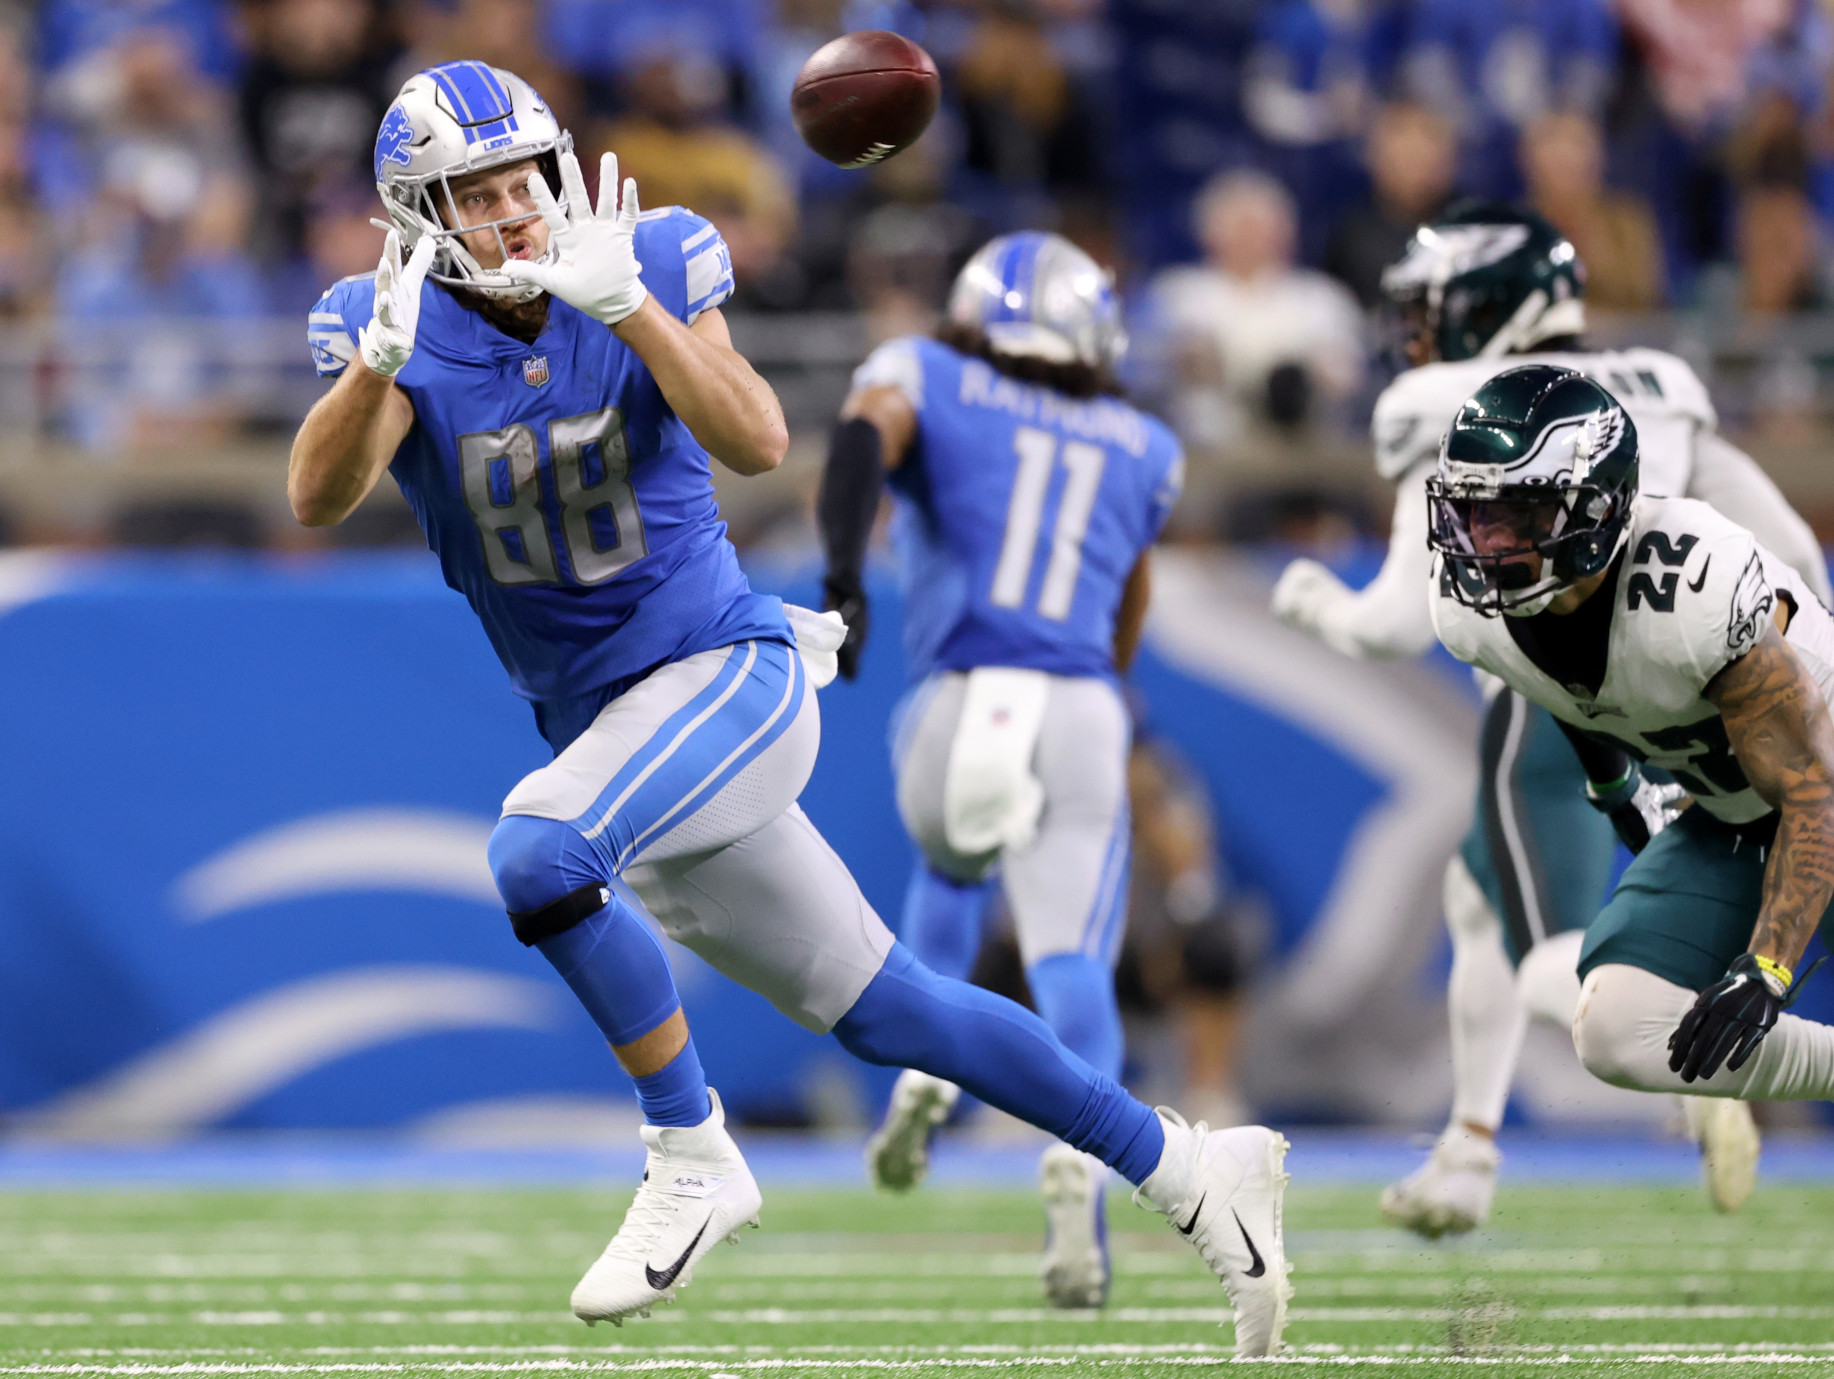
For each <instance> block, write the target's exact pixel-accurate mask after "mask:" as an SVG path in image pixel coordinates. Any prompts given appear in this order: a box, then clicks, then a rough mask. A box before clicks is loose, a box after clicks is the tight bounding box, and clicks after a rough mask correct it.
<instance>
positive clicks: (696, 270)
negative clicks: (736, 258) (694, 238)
mask: <svg viewBox="0 0 1834 1379" xmlns="http://www.w3.org/2000/svg"><path fill="white" fill-rule="evenodd" d="M724 247H725V246H724V245H723V244H720V243H718V242H716V243H714V244H712V245H709V246H708V247H707V248H705V249H703V250H701V252H700V253H698V254H696V255H695V256H694V257H693V258H691V259H689V260H688V265H687V287H688V310H689V311H704V310H706V308H707V307H709V306H713V305H717V304H718V303H719V302H723V301H725V300H726V298H727V297H729V296H731V295H732V269H731V268H729V267H728V266H727V263H726V256H725V254H723V253H722V252H721V250H722V249H724Z"/></svg>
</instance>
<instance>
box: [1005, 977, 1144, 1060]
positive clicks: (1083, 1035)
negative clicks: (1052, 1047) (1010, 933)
mask: <svg viewBox="0 0 1834 1379" xmlns="http://www.w3.org/2000/svg"><path fill="white" fill-rule="evenodd" d="M1025 980H1026V984H1027V985H1028V986H1030V987H1031V989H1032V1004H1033V1005H1035V1006H1037V1007H1038V1015H1039V1017H1040V1018H1041V1019H1042V1020H1043V1021H1044V1022H1045V1024H1047V1025H1049V1026H1050V1027H1051V1033H1053V1034H1055V1035H1056V1036H1057V1037H1058V1038H1059V1039H1060V1040H1062V1041H1063V1046H1064V1047H1065V1048H1066V1049H1068V1050H1069V1051H1070V1052H1071V1053H1073V1054H1075V1055H1076V1056H1077V1057H1078V1058H1080V1059H1082V1060H1083V1062H1085V1063H1087V1064H1089V1065H1090V1066H1091V1067H1092V1068H1094V1069H1095V1070H1096V1071H1097V1072H1100V1073H1105V1074H1107V1075H1108V1076H1109V1077H1112V1078H1119V1077H1120V1075H1121V1042H1122V1041H1121V1008H1120V1006H1119V1005H1117V1004H1116V1002H1115V999H1114V974H1113V973H1112V972H1110V971H1109V970H1108V968H1107V965H1106V964H1104V963H1099V962H1097V961H1096V960H1095V959H1094V958H1091V957H1088V956H1086V955H1084V954H1082V953H1057V954H1054V955H1053V956H1051V957H1048V958H1044V959H1041V960H1040V961H1038V962H1035V963H1033V964H1032V965H1031V966H1030V967H1029V968H1027V969H1026V973H1025Z"/></svg>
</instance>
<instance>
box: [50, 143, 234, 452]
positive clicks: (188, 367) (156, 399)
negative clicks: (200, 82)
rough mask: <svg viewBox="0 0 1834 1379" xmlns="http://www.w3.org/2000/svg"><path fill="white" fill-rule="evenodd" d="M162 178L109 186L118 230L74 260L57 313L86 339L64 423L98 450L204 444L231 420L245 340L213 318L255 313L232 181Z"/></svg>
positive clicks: (167, 172) (170, 173) (176, 169)
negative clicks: (117, 213) (118, 216)
mask: <svg viewBox="0 0 1834 1379" xmlns="http://www.w3.org/2000/svg"><path fill="white" fill-rule="evenodd" d="M183 166H184V165H183V164H181V163H172V164H168V165H166V166H165V167H164V168H163V173H164V175H163V176H162V177H160V178H159V179H157V180H155V179H154V178H152V177H136V178H133V179H131V180H127V181H124V182H111V183H110V186H109V191H108V193H107V196H108V199H109V200H110V201H111V202H114V203H116V204H117V206H118V208H119V211H120V213H121V217H122V219H121V222H120V223H118V228H117V233H116V234H115V235H113V236H111V237H110V238H107V239H103V240H100V241H98V242H96V243H94V244H92V245H90V246H89V247H87V248H86V249H84V250H83V251H81V252H79V253H78V254H76V255H75V256H73V257H72V258H71V259H70V260H69V261H68V262H67V263H66V264H65V266H64V271H63V274H62V276H61V280H60V282H59V286H58V302H57V306H58V314H59V316H60V318H61V319H62V320H63V321H64V322H65V323H66V324H67V325H68V326H70V327H72V329H71V330H70V331H69V332H68V338H71V339H74V340H81V341H83V342H84V345H85V349H86V351H88V352H89V353H88V357H86V358H85V359H84V360H82V361H80V366H79V380H78V383H77V391H76V393H75V395H74V396H73V397H72V398H71V399H70V403H71V405H70V407H69V410H68V413H67V416H66V422H65V425H66V429H67V430H68V431H69V433H70V434H71V435H72V437H73V438H74V439H76V440H77V441H79V442H80V443H81V444H83V445H85V446H87V447H89V448H91V449H94V450H103V451H110V452H115V451H122V450H130V451H131V450H140V449H158V448H162V447H167V446H174V445H184V446H187V447H198V446H208V445H210V444H213V443H217V442H221V441H222V440H224V439H225V438H227V437H228V436H229V435H230V434H231V433H232V431H233V430H234V428H235V425H236V420H237V417H236V412H235V410H234V407H233V402H232V394H233V390H234V384H235V381H236V374H237V367H236V366H237V364H238V362H239V356H240V351H242V350H244V349H245V348H246V344H247V342H246V341H239V340H237V339H235V338H233V337H232V335H231V334H230V332H227V331H223V332H216V331H212V330H211V329H210V327H211V326H213V325H223V324H227V323H231V322H239V321H247V320H250V319H253V318H257V317H258V316H259V315H260V314H261V311H262V308H263V306H264V305H265V296H264V293H263V292H262V288H261V281H260V278H259V276H258V275H257V274H256V272H255V270H254V267H253V265H252V264H250V263H249V261H248V259H247V257H246V256H245V255H244V254H243V252H242V248H241V246H242V243H243V240H244V238H245V233H246V226H247V221H248V216H247V209H248V208H247V203H246V199H245V198H244V197H243V195H242V191H243V189H242V187H241V185H240V184H239V183H236V182H233V181H228V180H224V179H215V180H212V179H207V178H204V177H201V176H194V177H190V178H188V179H187V178H185V177H184V176H183V174H182V173H181V172H180V169H181V168H182V167H183Z"/></svg>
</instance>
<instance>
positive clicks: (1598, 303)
mask: <svg viewBox="0 0 1834 1379" xmlns="http://www.w3.org/2000/svg"><path fill="white" fill-rule="evenodd" d="M1521 159H1522V172H1523V175H1524V177H1525V178H1526V179H1527V182H1528V199H1529V202H1530V203H1531V204H1532V205H1533V206H1534V208H1535V209H1536V210H1537V211H1539V212H1541V214H1542V215H1544V216H1546V217H1547V218H1548V220H1549V221H1551V222H1552V223H1553V224H1554V226H1555V227H1556V228H1558V229H1559V230H1560V232H1561V233H1562V234H1564V235H1565V236H1566V237H1567V238H1568V239H1570V240H1572V241H1573V247H1574V248H1575V249H1577V250H1578V251H1579V257H1580V259H1581V260H1582V261H1583V262H1584V263H1585V265H1586V300H1587V302H1588V303H1589V304H1590V305H1592V306H1594V307H1597V308H1600V309H1602V310H1606V311H1646V310H1649V309H1650V308H1652V307H1656V306H1660V305H1661V304H1662V297H1663V291H1662V241H1661V237H1660V236H1659V234H1658V233H1657V230H1656V221H1655V217H1654V215H1652V214H1651V212H1650V209H1649V207H1648V205H1647V204H1646V203H1645V202H1644V201H1643V200H1642V199H1641V198H1640V197H1637V196H1633V195H1631V194H1629V193H1626V192H1620V191H1614V190H1612V189H1610V188H1608V187H1606V186H1605V147H1604V139H1603V137H1602V135H1601V133H1600V131H1599V128H1598V126H1597V125H1596V124H1594V123H1593V122H1592V121H1591V120H1589V119H1587V118H1586V117H1585V116H1584V115H1577V114H1572V113H1569V112H1555V113H1552V114H1548V115H1543V116H1542V117H1541V118H1540V119H1538V120H1536V121H1535V122H1534V124H1532V125H1530V126H1529V127H1528V129H1527V130H1525V131H1524V132H1523V135H1522V143H1521Z"/></svg>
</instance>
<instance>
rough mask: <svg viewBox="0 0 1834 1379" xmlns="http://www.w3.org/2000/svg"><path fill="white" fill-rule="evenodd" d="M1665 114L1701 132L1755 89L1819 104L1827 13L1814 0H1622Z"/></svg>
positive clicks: (1830, 36) (1629, 32)
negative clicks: (1762, 89)
mask: <svg viewBox="0 0 1834 1379" xmlns="http://www.w3.org/2000/svg"><path fill="white" fill-rule="evenodd" d="M1617 6H1618V13H1619V15H1620V17H1621V19H1622V22H1623V25H1624V31H1625V34H1626V36H1627V37H1628V38H1630V39H1631V40H1632V41H1633V42H1634V43H1635V44H1636V46H1637V47H1638V49H1639V50H1640V51H1641V53H1642V55H1643V62H1644V64H1645V66H1646V67H1647V69H1648V71H1649V74H1650V78H1651V81H1652V83H1653V85H1654V89H1655V93H1656V97H1657V99H1658V100H1659V101H1660V103H1661V105H1662V109H1663V111H1664V113H1665V114H1666V115H1667V116H1668V118H1669V119H1670V120H1671V121H1673V122H1674V123H1675V124H1676V125H1677V126H1678V127H1679V128H1680V129H1681V130H1683V131H1684V132H1686V133H1689V134H1697V133H1700V132H1702V131H1704V130H1706V129H1708V128H1709V127H1710V126H1713V125H1715V124H1723V123H1724V122H1725V121H1726V120H1727V119H1729V118H1731V117H1732V116H1734V115H1736V114H1737V112H1738V111H1739V110H1740V109H1741V108H1742V107H1743V106H1744V105H1745V103H1746V100H1747V99H1748V97H1749V95H1750V93H1751V92H1752V91H1753V90H1754V89H1757V88H1770V89H1777V90H1781V91H1783V92H1786V93H1788V94H1790V95H1791V96H1793V97H1794V98H1795V99H1796V100H1797V101H1798V103H1800V104H1803V105H1805V106H1813V105H1815V104H1817V103H1818V102H1819V100H1820V99H1821V97H1822V94H1823V90H1824V86H1825V82H1826V79H1827V71H1828V63H1829V49H1830V44H1831V43H1834V33H1831V32H1830V26H1829V21H1828V19H1827V17H1826V16H1825V15H1824V14H1822V13H1821V12H1820V9H1819V7H1818V6H1817V5H1816V3H1815V0H1617Z"/></svg>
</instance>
